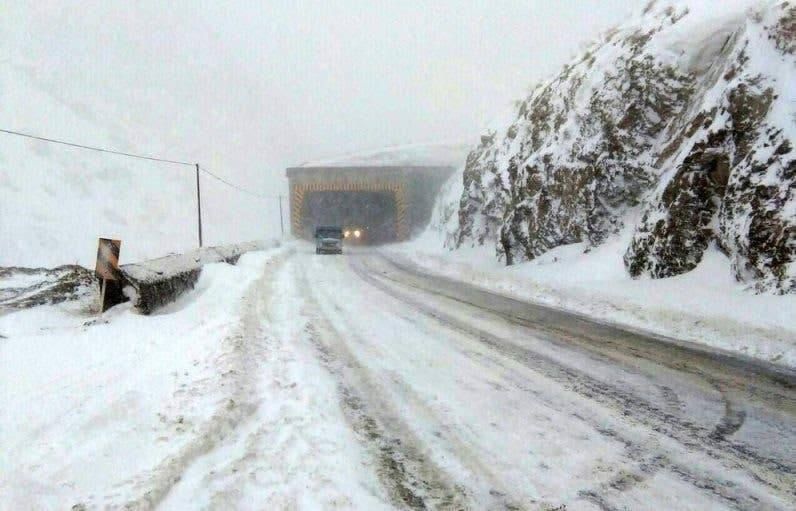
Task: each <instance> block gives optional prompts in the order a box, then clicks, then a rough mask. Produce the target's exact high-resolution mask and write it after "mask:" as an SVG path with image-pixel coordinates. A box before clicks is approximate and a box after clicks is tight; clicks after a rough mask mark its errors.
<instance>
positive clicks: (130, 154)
mask: <svg viewBox="0 0 796 511" xmlns="http://www.w3.org/2000/svg"><path fill="white" fill-rule="evenodd" d="M0 132H3V133H8V134H9V135H17V136H20V137H26V138H32V139H35V140H43V141H44V142H52V143H53V144H61V145H67V146H70V147H78V148H80V149H88V150H90V151H98V152H100V153H110V154H118V155H120V156H129V157H130V158H138V159H141V160H150V161H161V162H164V163H173V164H175V165H189V166H191V167H193V166H194V165H195V164H194V163H188V162H186V161H177V160H167V159H165V158H156V157H154V156H144V155H141V154H133V153H125V152H122V151H114V150H113V149H103V148H102V147H94V146H89V145H82V144H75V143H73V142H66V141H64V140H56V139H54V138H47V137H39V136H36V135H31V134H29V133H20V132H19V131H12V130H5V129H2V128H0Z"/></svg>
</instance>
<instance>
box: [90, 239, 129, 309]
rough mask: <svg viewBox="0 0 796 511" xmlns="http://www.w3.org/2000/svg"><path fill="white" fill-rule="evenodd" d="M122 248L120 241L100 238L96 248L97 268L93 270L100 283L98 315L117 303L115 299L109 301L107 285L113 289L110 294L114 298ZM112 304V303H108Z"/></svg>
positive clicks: (117, 284)
mask: <svg viewBox="0 0 796 511" xmlns="http://www.w3.org/2000/svg"><path fill="white" fill-rule="evenodd" d="M121 248H122V240H112V239H108V238H100V239H99V246H98V247H97V266H96V268H95V270H94V272H95V273H96V275H97V277H99V278H100V279H101V283H100V313H103V312H105V311H106V310H108V309H109V308H110V307H111V306H113V305H116V304H117V303H119V302H118V301H117V300H116V298H114V299H109V298H110V297H109V296H108V283H109V282H110V283H111V286H112V287H113V288H114V291H115V292H112V293H111V294H112V295H114V296H116V295H118V294H120V293H119V291H120V290H119V289H118V288H119V287H120V283H119V252H120V251H121ZM110 302H113V303H110Z"/></svg>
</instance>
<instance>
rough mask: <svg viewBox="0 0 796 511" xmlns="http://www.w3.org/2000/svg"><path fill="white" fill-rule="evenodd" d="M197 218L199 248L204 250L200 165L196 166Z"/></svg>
mask: <svg viewBox="0 0 796 511" xmlns="http://www.w3.org/2000/svg"><path fill="white" fill-rule="evenodd" d="M196 218H197V220H198V221H199V248H202V190H201V188H200V187H199V164H198V163H197V164H196Z"/></svg>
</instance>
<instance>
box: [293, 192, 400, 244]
mask: <svg viewBox="0 0 796 511" xmlns="http://www.w3.org/2000/svg"><path fill="white" fill-rule="evenodd" d="M304 201H305V203H304V208H303V210H304V218H303V223H304V225H303V228H304V229H303V230H304V232H312V231H313V230H314V228H315V227H316V226H318V225H339V226H340V227H342V228H343V230H345V231H349V237H348V239H347V242H350V243H362V244H380V243H389V242H392V241H395V240H396V239H398V233H397V231H396V228H397V207H396V203H395V194H394V193H393V192H391V191H350V190H340V191H314V192H310V193H307V194H306V195H305V196H304ZM355 231H358V232H359V233H360V237H359V238H356V237H354V232H355Z"/></svg>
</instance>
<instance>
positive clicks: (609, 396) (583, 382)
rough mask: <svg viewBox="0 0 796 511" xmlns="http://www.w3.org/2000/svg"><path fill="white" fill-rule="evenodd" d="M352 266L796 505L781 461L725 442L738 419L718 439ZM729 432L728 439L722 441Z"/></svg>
mask: <svg viewBox="0 0 796 511" xmlns="http://www.w3.org/2000/svg"><path fill="white" fill-rule="evenodd" d="M352 266H353V269H354V271H355V272H356V273H357V274H358V275H359V277H360V278H362V279H363V280H364V281H366V282H368V283H370V284H371V285H373V286H374V287H376V288H377V289H380V290H381V291H383V292H385V293H386V294H388V295H389V296H392V297H393V298H395V299H397V300H399V301H401V302H403V303H405V304H406V305H408V306H410V307H412V308H413V309H414V310H416V311H417V312H419V313H421V314H423V315H425V316H427V317H430V318H433V319H435V320H436V321H438V322H440V323H442V324H444V325H446V326H448V327H450V328H452V329H454V330H458V331H460V332H461V333H463V334H465V335H467V336H470V337H473V338H475V339H478V340H479V341H480V342H481V343H483V344H485V345H487V346H489V347H490V348H492V349H494V350H495V351H497V352H498V353H501V354H502V355H504V356H507V357H508V358H510V359H513V360H515V361H517V362H520V363H521V364H523V365H524V366H526V367H528V368H530V369H532V370H534V371H535V372H538V373H540V374H543V375H545V376H546V377H548V378H551V379H553V380H555V381H558V382H560V383H561V384H563V385H564V386H565V387H566V388H568V389H570V390H572V391H574V392H576V393H578V394H580V395H581V396H583V397H586V398H588V399H590V400H593V401H596V402H599V403H601V404H603V405H606V406H609V407H610V408H612V409H614V410H617V411H618V412H619V413H620V414H621V415H623V416H624V417H625V418H626V419H632V420H635V421H636V422H638V423H640V424H642V425H644V426H646V427H649V428H651V429H652V430H653V431H655V432H658V433H661V434H664V435H665V436H667V437H669V438H671V439H673V440H675V441H677V442H678V443H680V444H681V445H683V446H685V447H686V448H687V449H690V450H700V451H703V452H705V453H706V454H708V455H709V456H710V457H711V458H713V459H716V460H720V461H723V462H724V463H729V464H730V466H731V467H733V468H736V469H742V470H745V471H747V472H748V473H749V474H750V475H751V476H752V477H753V478H754V479H755V480H757V481H758V482H760V483H762V484H763V485H764V486H766V487H768V488H769V489H771V490H772V491H773V492H774V493H776V494H779V495H782V496H789V498H791V499H792V498H793V493H792V492H793V490H792V489H791V488H788V487H787V484H786V485H785V486H781V484H782V481H781V475H782V474H793V469H792V468H791V467H788V466H786V465H784V464H783V463H782V462H780V461H779V460H774V459H769V458H765V457H761V456H758V455H757V454H756V453H754V452H752V451H751V449H750V448H749V447H747V446H743V445H741V444H737V443H733V442H730V441H729V440H727V439H726V436H729V434H731V433H732V432H734V431H733V429H732V428H733V427H734V426H735V425H737V426H738V428H740V425H741V424H742V422H741V424H739V422H738V420H736V419H733V418H728V414H726V413H725V415H724V417H722V419H721V420H720V421H719V423H718V425H717V426H716V427H717V428H722V424H724V423H725V422H726V423H727V424H728V426H727V427H724V428H722V429H719V431H720V434H718V435H717V434H714V432H715V431H716V429H715V428H714V429H706V428H703V427H700V426H697V425H695V424H693V423H691V422H689V421H686V420H682V419H680V418H679V417H677V416H675V415H673V414H672V413H670V412H669V411H666V410H662V409H660V408H658V407H657V406H655V405H653V404H651V403H650V402H648V401H646V400H644V399H642V398H640V397H638V396H635V395H633V394H631V393H629V392H627V391H625V390H623V389H621V388H618V387H615V386H612V385H610V384H607V383H605V382H602V381H599V380H597V379H595V378H593V377H590V376H588V375H586V374H583V373H580V372H578V371H576V370H574V369H571V368H569V367H567V366H564V365H562V364H560V363H559V362H557V361H556V360H554V359H552V358H550V357H548V356H546V355H543V354H540V353H536V352H533V351H531V350H529V349H526V348H523V347H521V346H518V345H516V344H514V343H512V342H511V341H510V340H507V339H502V338H500V337H497V336H494V335H492V334H491V333H489V332H486V331H483V330H480V329H478V328H475V327H473V326H471V325H469V324H467V323H464V322H463V321H461V320H459V319H457V318H455V317H452V316H450V315H447V314H445V313H443V312H441V311H440V310H438V309H435V310H433V311H431V310H429V305H428V304H424V303H422V302H419V301H417V300H415V299H414V298H412V297H410V296H407V295H406V294H405V293H402V292H400V291H397V290H396V289H395V288H394V287H393V286H395V285H398V286H408V287H412V288H414V286H413V285H412V284H411V283H408V282H404V281H398V280H396V279H394V278H391V277H389V276H386V275H384V274H380V275H379V276H378V277H375V276H373V275H371V274H370V273H368V272H367V271H366V269H365V268H362V267H359V266H357V265H352ZM382 279H385V280H387V281H389V282H391V283H392V285H387V284H386V283H385V282H383V281H382ZM417 289H418V290H420V291H422V292H428V291H427V290H425V289H422V288H417ZM499 316H500V315H499ZM500 317H503V316H500ZM504 319H507V320H509V321H512V322H513V323H515V324H518V323H517V322H516V321H513V320H512V318H504ZM519 326H522V327H525V328H528V325H525V324H519ZM722 397H725V395H724V394H723V396H722ZM724 402H725V407H726V410H725V411H727V412H729V411H730V410H731V407H730V406H731V405H729V401H727V400H726V399H725V400H724ZM598 430H599V429H598ZM735 431H737V429H735ZM725 432H726V435H724V436H722V434H723V433H725ZM611 436H614V437H616V436H617V435H616V433H612V435H611ZM749 463H752V464H754V465H757V466H758V467H760V470H750V468H749V467H748V464H749ZM666 465H667V467H668V468H670V469H671V470H672V472H673V473H675V474H677V475H678V476H680V477H681V478H682V479H683V480H684V481H686V482H688V483H689V484H692V485H693V486H695V487H697V488H700V489H702V490H705V491H707V492H708V493H711V494H713V495H714V496H716V497H718V498H720V499H721V500H722V501H724V502H725V503H726V504H728V505H730V506H731V507H734V508H736V509H755V508H758V507H759V506H760V504H759V502H758V500H757V498H756V497H754V496H752V495H745V494H742V493H740V492H739V491H738V489H737V488H734V487H733V485H732V484H731V483H729V482H727V484H717V483H716V482H714V481H704V480H702V478H700V477H699V476H697V475H695V474H693V473H692V471H690V470H688V469H686V468H685V467H675V466H673V465H672V464H671V462H667V463H666Z"/></svg>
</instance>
